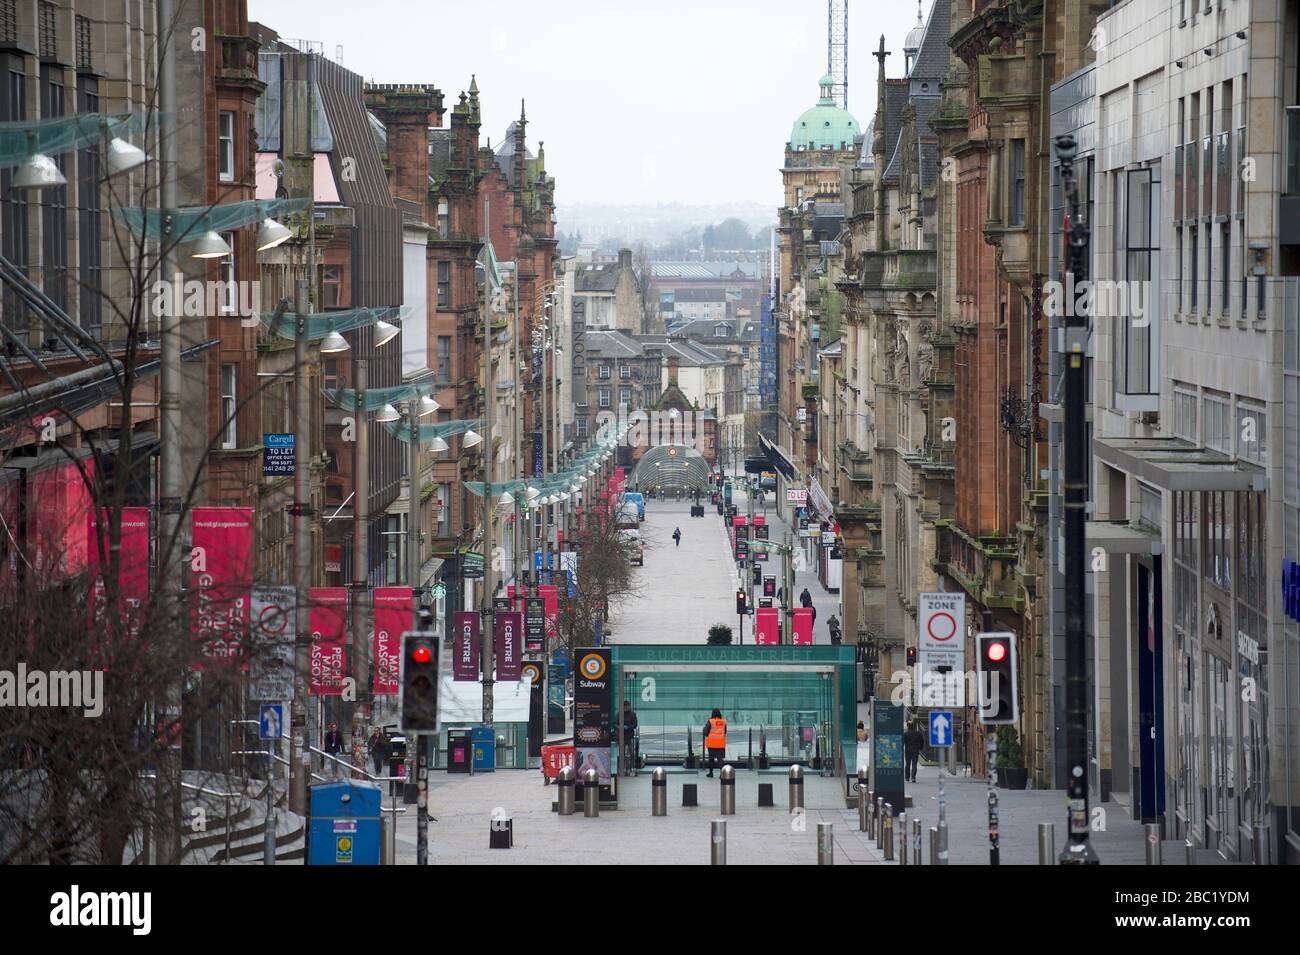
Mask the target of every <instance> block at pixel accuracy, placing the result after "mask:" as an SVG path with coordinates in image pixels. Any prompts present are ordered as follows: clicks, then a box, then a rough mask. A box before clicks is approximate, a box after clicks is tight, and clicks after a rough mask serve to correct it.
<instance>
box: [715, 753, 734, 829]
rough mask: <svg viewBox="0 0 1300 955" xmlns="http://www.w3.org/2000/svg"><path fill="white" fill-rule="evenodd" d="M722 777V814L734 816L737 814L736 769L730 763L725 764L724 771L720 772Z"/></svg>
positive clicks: (720, 781) (720, 780)
mask: <svg viewBox="0 0 1300 955" xmlns="http://www.w3.org/2000/svg"><path fill="white" fill-rule="evenodd" d="M718 776H719V777H720V779H719V780H718V782H719V785H721V786H722V797H721V800H720V802H721V805H722V814H723V815H724V816H734V815H735V814H736V771H735V770H734V769H732V768H731V766H730V765H728V766H723V767H722V772H721V773H719V774H718Z"/></svg>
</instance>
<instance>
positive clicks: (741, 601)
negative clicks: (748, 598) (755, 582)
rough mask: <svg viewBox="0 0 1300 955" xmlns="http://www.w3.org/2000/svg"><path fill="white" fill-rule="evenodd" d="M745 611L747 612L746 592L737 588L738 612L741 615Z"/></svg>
mask: <svg viewBox="0 0 1300 955" xmlns="http://www.w3.org/2000/svg"><path fill="white" fill-rule="evenodd" d="M744 612H745V592H744V591H743V590H737V591H736V613H737V615H740V614H744Z"/></svg>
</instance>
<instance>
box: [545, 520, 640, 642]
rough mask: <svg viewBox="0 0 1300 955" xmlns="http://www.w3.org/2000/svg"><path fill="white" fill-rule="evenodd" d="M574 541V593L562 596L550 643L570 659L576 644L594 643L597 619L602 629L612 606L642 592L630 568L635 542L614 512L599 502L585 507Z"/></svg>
mask: <svg viewBox="0 0 1300 955" xmlns="http://www.w3.org/2000/svg"><path fill="white" fill-rule="evenodd" d="M577 542H578V547H577V551H578V569H577V574H576V576H577V584H576V586H575V588H574V589H575V594H574V596H572V597H569V598H567V599H566V598H563V597H562V598H561V606H560V614H559V619H558V621H557V629H558V632H557V634H556V640H555V644H554V646H553V647H552V649H554V648H555V647H564V648H566V649H567V650H568V651H569V654H570V656H569V658H570V659H573V654H574V651H575V650H576V648H578V647H589V646H592V645H594V644H595V642H596V622H597V621H598V620H599V621H600V623H601V629H602V632H603V631H604V624H605V623H607V622H608V621H609V614H610V608H611V606H613V605H615V604H617V603H619V602H620V601H623V600H626V599H627V598H629V597H635V596H637V595H638V594H640V592H641V588H640V585H639V583H638V582H637V579H636V576H635V575H634V574H633V572H632V556H633V553H634V551H635V546H634V544H633V543H632V541H631V539H630V538H629V537H628V535H626V534H625V533H623V532H622V531H620V529H619V528H618V526H617V523H616V521H615V519H614V515H613V513H611V512H608V511H605V510H602V509H601V508H600V506H599V505H597V506H596V507H594V508H593V509H591V510H589V511H587V512H586V513H585V514H584V515H583V528H582V531H581V532H580V533H579V535H578V537H577ZM647 549H648V548H647Z"/></svg>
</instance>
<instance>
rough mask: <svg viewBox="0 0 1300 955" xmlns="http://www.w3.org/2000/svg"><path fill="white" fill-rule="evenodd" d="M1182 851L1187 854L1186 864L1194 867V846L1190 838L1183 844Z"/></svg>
mask: <svg viewBox="0 0 1300 955" xmlns="http://www.w3.org/2000/svg"><path fill="white" fill-rule="evenodd" d="M1183 851H1184V852H1186V854H1187V864H1188V865H1196V846H1195V845H1193V843H1192V837H1191V836H1188V837H1187V841H1186V842H1184V843H1183Z"/></svg>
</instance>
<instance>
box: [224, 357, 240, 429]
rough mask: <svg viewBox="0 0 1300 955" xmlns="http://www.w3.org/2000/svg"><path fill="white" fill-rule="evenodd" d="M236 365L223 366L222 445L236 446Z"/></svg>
mask: <svg viewBox="0 0 1300 955" xmlns="http://www.w3.org/2000/svg"><path fill="white" fill-rule="evenodd" d="M235 369H236V366H235V365H222V366H221V446H222V447H223V448H235V447H238V446H239V445H238V444H236V437H237V434H236V431H235V408H236V404H235V400H236V399H235Z"/></svg>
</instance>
